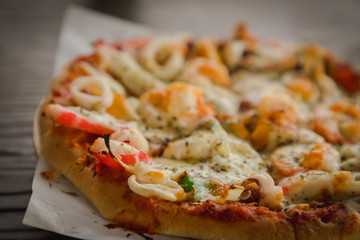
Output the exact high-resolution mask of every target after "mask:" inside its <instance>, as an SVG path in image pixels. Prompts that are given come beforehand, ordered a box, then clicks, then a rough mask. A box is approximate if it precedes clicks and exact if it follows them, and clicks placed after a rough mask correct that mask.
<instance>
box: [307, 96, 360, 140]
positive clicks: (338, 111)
mask: <svg viewBox="0 0 360 240" xmlns="http://www.w3.org/2000/svg"><path fill="white" fill-rule="evenodd" d="M314 131H315V132H317V133H319V134H320V135H322V136H323V137H324V138H325V139H326V140H327V141H329V142H331V143H342V142H344V141H347V142H353V143H354V142H359V141H360V137H359V136H360V108H359V107H358V106H356V105H355V104H353V103H351V102H350V101H348V100H346V99H344V100H340V101H336V102H334V103H332V104H330V105H320V106H318V107H317V108H316V109H315V111H314Z"/></svg>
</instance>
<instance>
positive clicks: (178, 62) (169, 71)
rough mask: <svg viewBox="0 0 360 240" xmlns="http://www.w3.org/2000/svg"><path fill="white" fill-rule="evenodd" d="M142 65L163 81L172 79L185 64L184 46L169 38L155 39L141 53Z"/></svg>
mask: <svg viewBox="0 0 360 240" xmlns="http://www.w3.org/2000/svg"><path fill="white" fill-rule="evenodd" d="M141 63H142V65H143V66H144V67H145V68H146V69H147V70H148V71H150V72H151V73H153V74H154V75H155V76H157V77H158V78H160V79H163V80H165V81H170V80H171V79H173V78H174V77H175V76H176V75H177V74H178V73H179V72H180V70H181V68H182V67H183V65H184V63H185V46H184V45H183V44H182V43H181V42H179V41H177V40H176V39H171V38H155V39H153V40H152V41H150V43H149V44H148V45H147V46H146V47H145V49H143V51H142V52H141Z"/></svg>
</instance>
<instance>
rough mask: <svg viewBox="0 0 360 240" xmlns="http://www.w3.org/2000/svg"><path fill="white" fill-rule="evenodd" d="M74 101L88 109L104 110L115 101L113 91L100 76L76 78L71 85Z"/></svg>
mask: <svg viewBox="0 0 360 240" xmlns="http://www.w3.org/2000/svg"><path fill="white" fill-rule="evenodd" d="M70 91H71V94H72V98H73V99H74V102H75V103H76V104H78V105H79V106H81V107H83V108H86V109H88V110H98V111H104V110H105V109H106V108H107V107H109V106H110V105H111V104H112V102H113V93H112V91H111V89H110V87H109V85H108V84H107V83H106V81H105V80H104V79H102V78H101V77H99V76H83V77H78V78H76V79H75V80H74V81H73V82H72V83H71V85H70Z"/></svg>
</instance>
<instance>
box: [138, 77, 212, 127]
mask: <svg viewBox="0 0 360 240" xmlns="http://www.w3.org/2000/svg"><path fill="white" fill-rule="evenodd" d="M139 112H140V115H141V116H142V117H143V118H144V121H145V122H146V123H147V124H148V125H150V126H152V127H157V128H172V129H177V130H179V131H189V130H191V129H193V128H194V127H195V126H196V125H197V124H198V123H199V121H201V119H202V118H203V117H205V116H209V115H212V114H213V111H212V108H211V106H209V105H206V104H205V103H204V100H203V97H202V93H201V92H200V91H199V90H198V89H197V88H195V87H193V86H191V85H189V84H186V83H181V82H175V83H172V84H171V85H169V86H167V87H165V88H160V89H155V90H150V91H148V92H146V93H144V94H143V95H142V96H141V97H140V107H139Z"/></svg>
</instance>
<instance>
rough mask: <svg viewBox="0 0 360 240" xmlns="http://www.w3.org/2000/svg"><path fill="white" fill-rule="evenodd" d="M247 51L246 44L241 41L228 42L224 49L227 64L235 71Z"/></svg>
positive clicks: (223, 55)
mask: <svg viewBox="0 0 360 240" xmlns="http://www.w3.org/2000/svg"><path fill="white" fill-rule="evenodd" d="M245 49H246V43H245V42H244V41H240V40H232V41H228V42H227V43H226V44H225V46H224V48H223V49H222V57H223V58H224V62H225V64H226V65H227V66H228V67H229V68H230V69H231V70H233V69H234V68H235V67H236V66H237V65H238V64H239V62H240V61H241V59H242V57H243V55H244V52H245Z"/></svg>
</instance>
